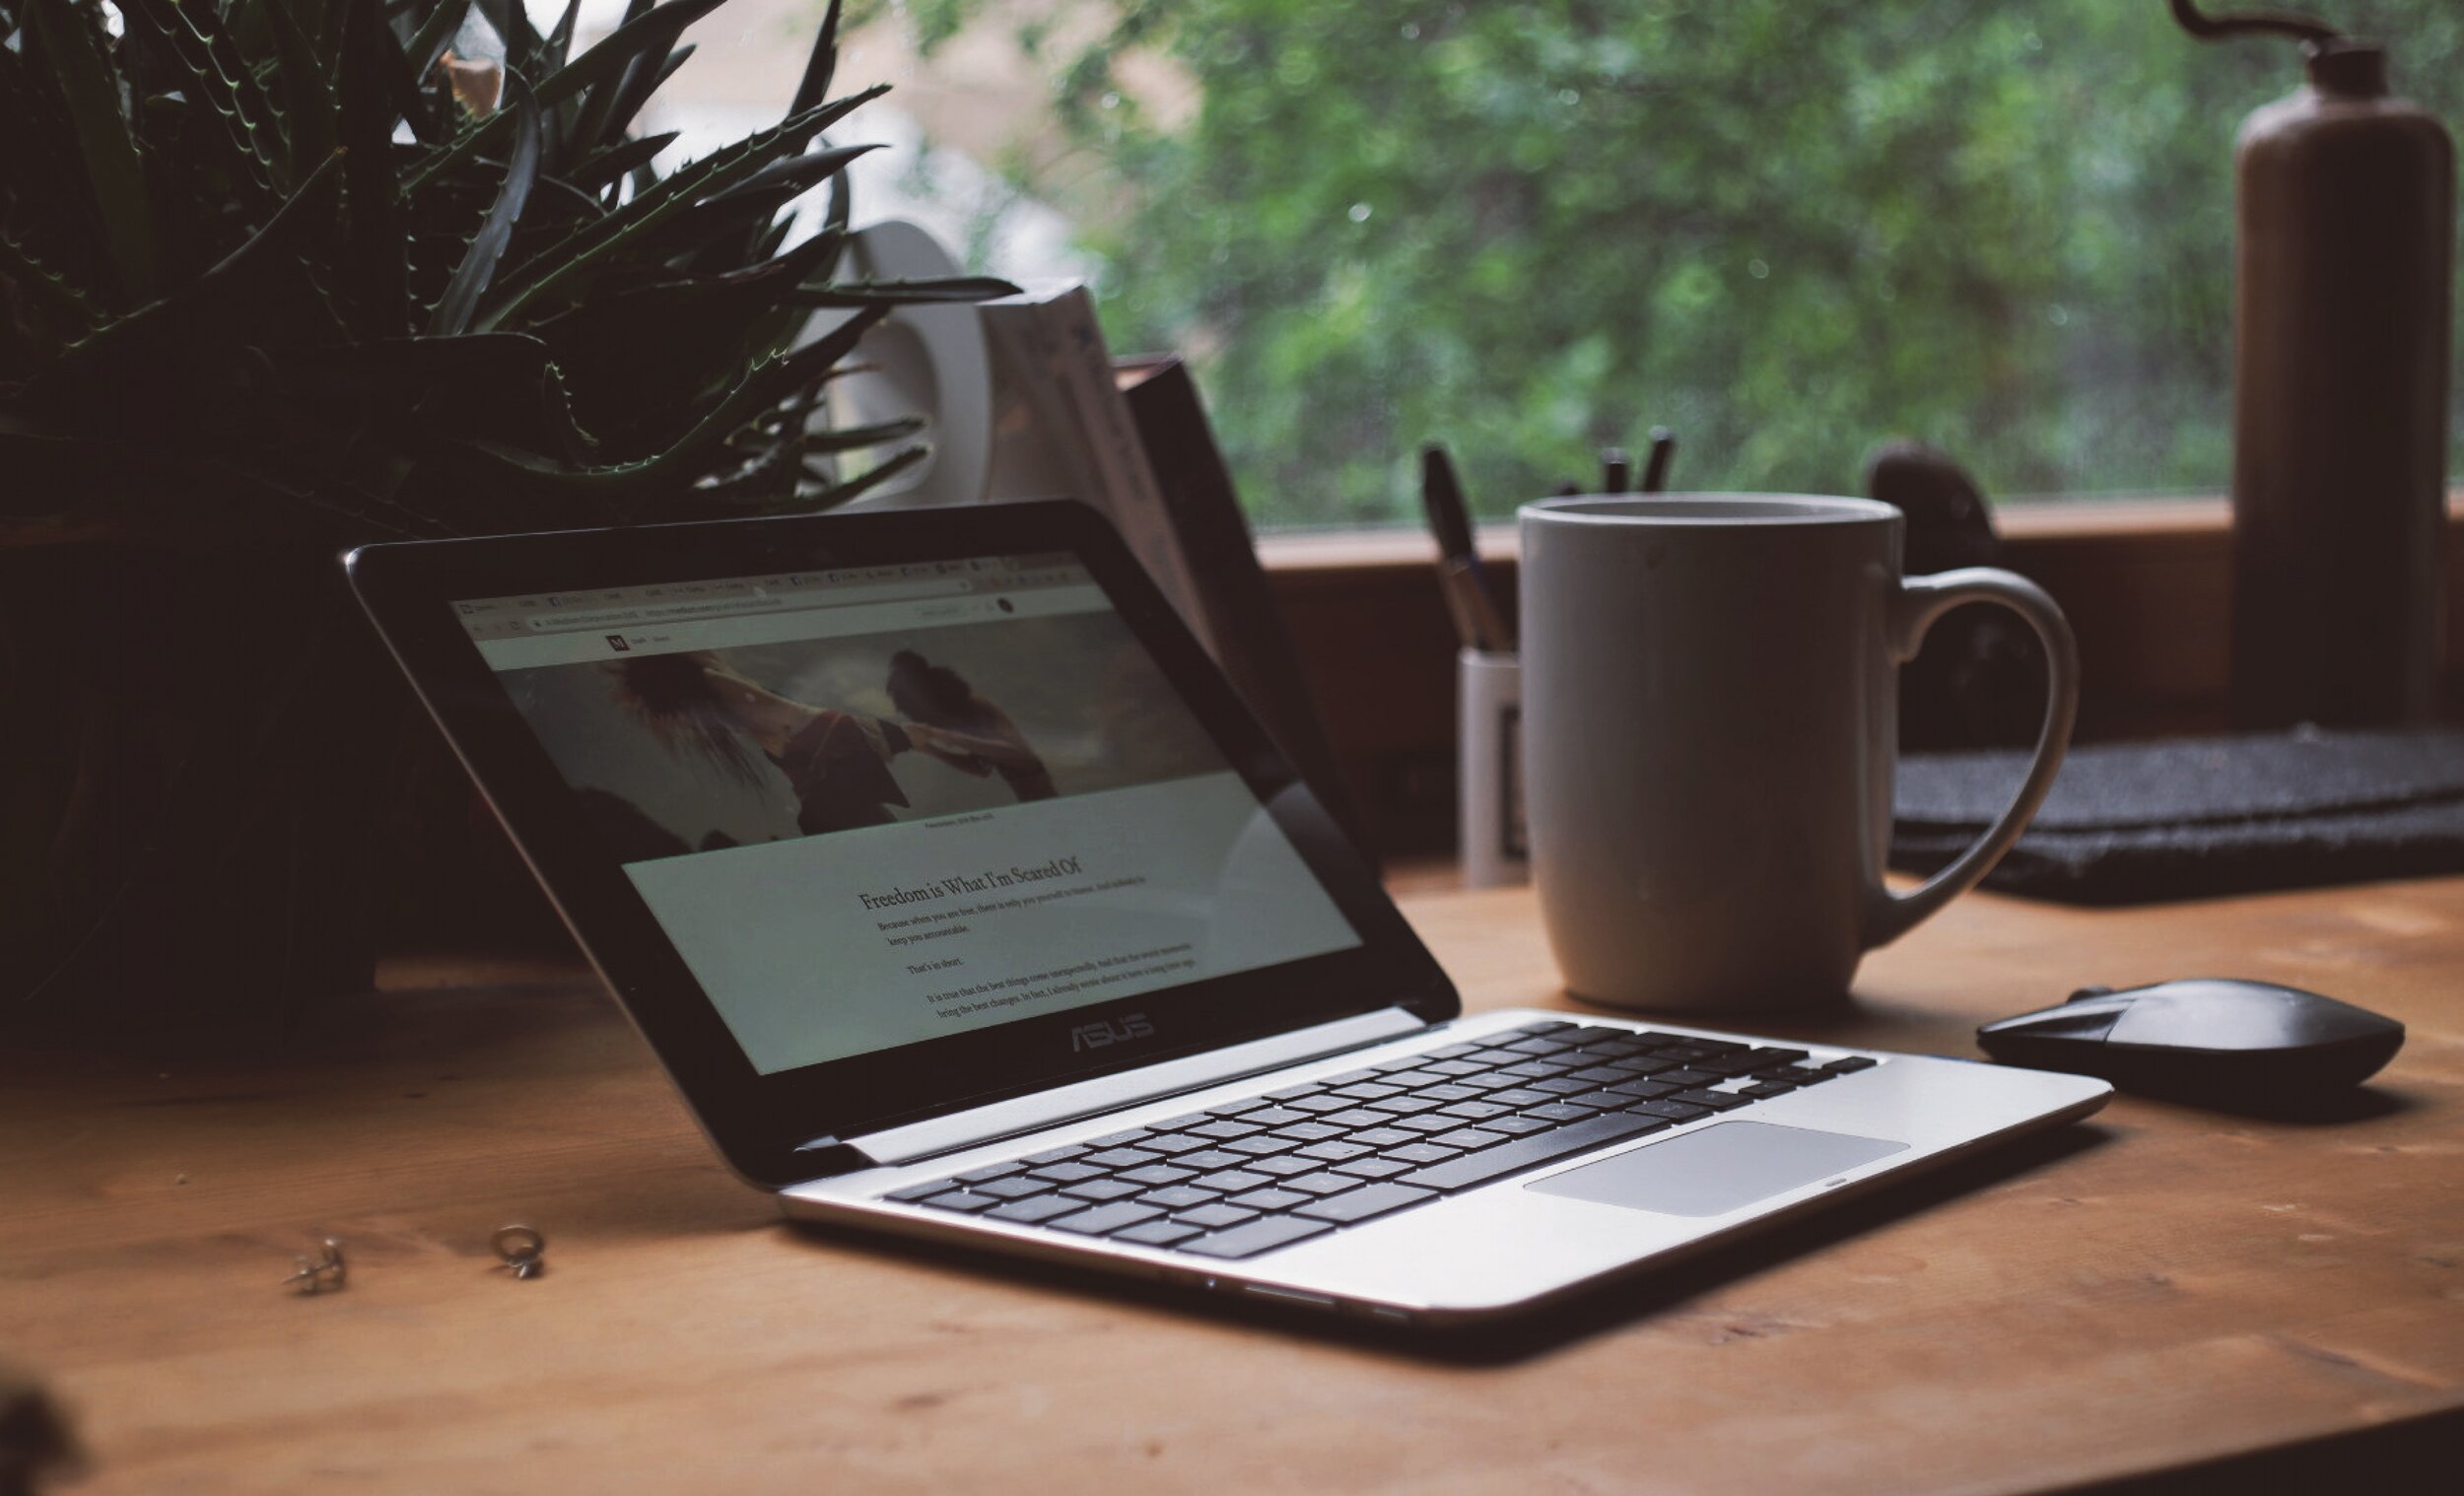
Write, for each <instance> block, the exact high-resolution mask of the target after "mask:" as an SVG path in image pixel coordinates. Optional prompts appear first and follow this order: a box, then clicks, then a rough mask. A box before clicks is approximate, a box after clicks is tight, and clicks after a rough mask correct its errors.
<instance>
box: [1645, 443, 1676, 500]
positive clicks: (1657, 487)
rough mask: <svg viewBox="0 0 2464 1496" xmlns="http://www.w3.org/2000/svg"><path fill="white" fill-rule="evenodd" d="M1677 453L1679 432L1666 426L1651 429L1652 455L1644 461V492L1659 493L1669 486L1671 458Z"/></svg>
mask: <svg viewBox="0 0 2464 1496" xmlns="http://www.w3.org/2000/svg"><path fill="white" fill-rule="evenodd" d="M1676 454H1677V433H1675V432H1673V431H1671V430H1669V429H1668V428H1667V427H1665V426H1655V427H1653V428H1652V429H1651V455H1650V456H1649V457H1647V458H1645V459H1644V461H1643V492H1644V493H1646V494H1656V493H1659V492H1660V491H1661V490H1662V489H1663V488H1665V487H1667V486H1668V482H1669V459H1670V458H1671V457H1673V456H1675V455H1676Z"/></svg>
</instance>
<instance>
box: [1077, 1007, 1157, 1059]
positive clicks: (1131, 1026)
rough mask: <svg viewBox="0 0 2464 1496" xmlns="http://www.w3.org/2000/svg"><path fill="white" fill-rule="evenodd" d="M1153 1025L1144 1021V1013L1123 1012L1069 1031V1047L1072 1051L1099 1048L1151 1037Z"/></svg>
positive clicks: (1152, 1036)
mask: <svg viewBox="0 0 2464 1496" xmlns="http://www.w3.org/2000/svg"><path fill="white" fill-rule="evenodd" d="M1154 1037H1155V1026H1154V1025H1153V1024H1151V1023H1149V1022H1147V1021H1146V1015H1145V1014H1144V1013H1124V1014H1122V1015H1121V1016H1120V1017H1119V1018H1115V1019H1110V1020H1107V1021H1104V1022H1100V1023H1082V1024H1079V1025H1078V1026H1077V1027H1076V1028H1074V1029H1071V1030H1070V1031H1069V1048H1070V1049H1071V1050H1073V1051H1085V1050H1100V1049H1102V1048H1104V1047H1105V1046H1106V1045H1113V1044H1128V1043H1129V1041H1130V1040H1132V1039H1152V1038H1154Z"/></svg>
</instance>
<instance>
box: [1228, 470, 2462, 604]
mask: <svg viewBox="0 0 2464 1496" xmlns="http://www.w3.org/2000/svg"><path fill="white" fill-rule="evenodd" d="M1993 514H1994V528H1995V529H1996V530H1997V531H1998V532H2000V534H2001V536H2002V538H2003V539H2004V540H2005V541H2008V542H2010V543H2011V544H2013V545H2015V546H2019V547H2022V548H2024V547H2025V546H2027V545H2028V544H2029V543H2031V542H2035V541H2080V540H2122V539H2138V538H2143V537H2146V538H2157V537H2183V538H2189V537H2213V536H2222V535H2226V534H2229V533H2230V532H2231V530H2232V512H2231V509H2230V507H2229V506H2228V505H2227V503H2226V502H2225V500H2224V496H2222V495H2162V496H2149V497H2144V498H2143V497H2136V496H2128V497H2115V498H2097V499H2045V500H2034V501H2026V500H2022V501H2020V502H2018V503H2013V504H2004V505H1999V506H1997V507H1996V508H1995V509H1994V511H1993ZM2447 522H2448V523H2449V524H2464V488H2459V489H2457V490H2455V491H2454V492H2453V493H2451V494H2449V495H2448V496H2447ZM1478 539H1479V546H1480V554H1481V556H1483V557H1485V558H1493V559H1496V560H1501V561H1510V560H1512V559H1513V558H1514V556H1515V553H1516V551H1517V549H1518V547H1517V545H1516V542H1515V528H1514V521H1512V520H1510V519H1500V520H1490V521H1486V522H1484V523H1482V524H1481V525H1480V527H1479V530H1478ZM1258 556H1259V559H1260V560H1261V561H1263V562H1264V563H1265V564H1266V570H1267V571H1269V572H1273V573H1276V574H1277V575H1278V576H1279V577H1280V576H1288V577H1290V578H1292V580H1293V581H1294V582H1296V583H1299V584H1302V585H1306V584H1307V582H1306V580H1305V579H1304V578H1307V577H1308V576H1309V575H1310V574H1313V573H1325V572H1337V573H1339V572H1358V571H1363V570H1372V569H1377V568H1383V567H1404V566H1413V567H1425V566H1428V565H1429V564H1430V563H1431V561H1432V560H1433V559H1434V558H1435V556H1436V548H1435V543H1434V542H1433V541H1431V540H1430V538H1429V534H1428V531H1426V530H1425V529H1422V528H1421V527H1420V526H1418V525H1415V524H1395V525H1387V526H1380V527H1377V528H1361V529H1350V530H1287V531H1284V532H1282V533H1279V534H1266V535H1262V536H1260V537H1259V539H1258Z"/></svg>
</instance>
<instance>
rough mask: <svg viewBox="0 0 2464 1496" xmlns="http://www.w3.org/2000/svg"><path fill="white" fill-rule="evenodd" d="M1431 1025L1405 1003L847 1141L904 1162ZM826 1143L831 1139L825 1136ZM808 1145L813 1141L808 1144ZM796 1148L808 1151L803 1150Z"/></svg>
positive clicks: (885, 1160)
mask: <svg viewBox="0 0 2464 1496" xmlns="http://www.w3.org/2000/svg"><path fill="white" fill-rule="evenodd" d="M1427 1027H1428V1020H1426V1019H1424V1018H1422V1017H1420V1016H1419V1015H1418V1014H1417V1013H1414V1012H1412V1011H1410V1010H1409V1009H1407V1008H1382V1009H1380V1010H1379V1011H1377V1012H1374V1013H1362V1014H1360V1015H1358V1016H1357V1017H1353V1018H1341V1019H1337V1020H1335V1022H1333V1023H1321V1024H1317V1025H1314V1026H1312V1027H1310V1028H1306V1029H1295V1030H1293V1031H1292V1032H1291V1033H1288V1034H1277V1035H1275V1036H1274V1037H1273V1038H1271V1039H1253V1040H1251V1041H1250V1042H1248V1043H1247V1044H1236V1045H1231V1046H1228V1047H1226V1048H1224V1049H1220V1050H1209V1051H1207V1052H1206V1053H1205V1054H1186V1055H1183V1056H1182V1057H1181V1058H1179V1059H1167V1060H1163V1061H1161V1062H1159V1063H1156V1064H1151V1065H1140V1066H1139V1067H1138V1068H1136V1069H1134V1070H1123V1071H1120V1072H1118V1073H1116V1074H1112V1075H1105V1076H1101V1077H1099V1078H1097V1079H1094V1080H1081V1081H1075V1082H1072V1083H1071V1084H1068V1085H1065V1086H1055V1087H1053V1088H1052V1089H1050V1090H1047V1091H1038V1092H1037V1093H1035V1094H1034V1095H1032V1096H1018V1097H1012V1098H1011V1099H1009V1100H1007V1101H996V1102H992V1103H990V1104H988V1105H985V1106H981V1107H971V1108H969V1109H968V1110H966V1111H964V1112H952V1113H950V1114H948V1115H947V1116H945V1117H935V1118H932V1119H930V1120H929V1121H926V1122H909V1123H907V1124H906V1125H905V1126H900V1127H885V1128H883V1129H882V1130H881V1131H878V1132H868V1133H865V1134H863V1135H862V1136H860V1137H851V1138H848V1139H846V1145H847V1146H849V1147H852V1148H855V1149H857V1150H858V1151H860V1152H861V1153H862V1154H863V1155H864V1156H865V1157H867V1158H869V1159H871V1160H872V1161H873V1162H874V1163H876V1164H884V1165H886V1164H906V1163H913V1162H914V1161H916V1160H917V1159H920V1158H930V1157H932V1156H933V1155H935V1154H941V1153H955V1152H957V1151H958V1150H959V1149H961V1148H973V1147H976V1146H979V1145H981V1144H984V1143H989V1142H995V1141H998V1140H999V1139H1001V1138H1004V1137H1018V1136H1022V1135H1024V1134H1026V1133H1029V1132H1040V1131H1042V1130H1043V1129H1044V1128H1046V1127H1057V1126H1059V1125H1061V1123H1062V1122H1075V1121H1077V1120H1078V1119H1080V1118H1085V1117H1099V1116H1102V1115H1103V1114H1104V1113H1107V1112H1117V1111H1119V1110H1121V1109H1122V1108H1124V1107H1131V1106H1135V1105H1137V1104H1138V1103H1140V1102H1146V1101H1156V1100H1159V1099H1161V1098H1163V1097H1167V1096H1177V1095H1180V1094H1182V1093H1183V1092H1187V1091H1195V1090H1198V1089H1199V1088H1201V1087H1204V1086H1211V1085H1219V1084H1221V1083H1222V1082H1224V1081H1227V1080H1238V1079H1239V1078H1241V1077H1242V1076H1244V1075H1256V1074H1258V1073H1260V1072H1262V1071H1266V1070H1274V1069H1280V1068H1282V1067H1283V1066H1286V1065H1294V1064H1299V1063H1301V1062H1302V1061H1304V1060H1309V1059H1317V1058H1321V1057H1325V1056H1328V1055H1332V1054H1339V1053H1341V1052H1342V1051H1345V1050H1355V1049H1358V1048H1360V1047H1361V1046H1363V1045H1369V1044H1376V1043H1378V1042H1379V1041H1381V1040H1387V1039H1397V1038H1401V1037H1402V1036H1403V1035H1405V1034H1415V1033H1418V1032H1419V1031H1420V1030H1422V1029H1425V1028H1427ZM825 1141H826V1140H825ZM807 1146H811V1145H807ZM796 1151H798V1152H803V1151H804V1149H802V1148H799V1149H797V1150H796Z"/></svg>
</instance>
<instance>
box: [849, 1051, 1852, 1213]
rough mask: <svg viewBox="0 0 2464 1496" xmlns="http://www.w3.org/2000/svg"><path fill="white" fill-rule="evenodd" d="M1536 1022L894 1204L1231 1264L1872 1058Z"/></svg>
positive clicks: (1055, 1153)
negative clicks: (1816, 1060)
mask: <svg viewBox="0 0 2464 1496" xmlns="http://www.w3.org/2000/svg"><path fill="white" fill-rule="evenodd" d="M1807 1057H1808V1056H1807V1054H1806V1052H1805V1051H1803V1050H1789V1049H1779V1048H1775V1047H1756V1046H1753V1045H1746V1044H1738V1043H1735V1042H1732V1041H1728V1040H1717V1039H1697V1038H1692V1037H1690V1036H1686V1035H1680V1034H1661V1033H1639V1034H1638V1033H1635V1032H1632V1031H1631V1030H1627V1029H1611V1028H1604V1027H1599V1026H1595V1025H1585V1024H1576V1023H1558V1022H1544V1023H1531V1024H1526V1025H1524V1026H1523V1027H1521V1028H1516V1029H1504V1030H1500V1031H1499V1032H1497V1033H1495V1034H1492V1035H1488V1036H1486V1037H1484V1038H1481V1039H1478V1040H1473V1041H1470V1042H1466V1043H1462V1044H1453V1045H1446V1046H1444V1047H1441V1048H1439V1049H1434V1050H1429V1051H1425V1052H1423V1053H1421V1054H1415V1055H1412V1056H1410V1057H1408V1058H1404V1059H1390V1060H1387V1061H1385V1062H1384V1063H1381V1064H1375V1065H1370V1066H1368V1067H1367V1068H1365V1069H1358V1070H1347V1071H1345V1072H1343V1073H1342V1074H1339V1075H1330V1076H1327V1077H1326V1078H1324V1079H1322V1080H1316V1081H1312V1082H1309V1083H1308V1084H1306V1085H1297V1086H1287V1087H1282V1088H1279V1089H1277V1090H1272V1091H1267V1092H1265V1093H1264V1094H1262V1095H1258V1096H1251V1097H1244V1098H1242V1099H1241V1100H1239V1101H1231V1102H1225V1103H1224V1104H1223V1105H1221V1106H1216V1107H1209V1108H1207V1109H1206V1110H1205V1111H1203V1112H1193V1113H1191V1114H1189V1115H1187V1116H1184V1117H1175V1118H1170V1119H1167V1120H1165V1121H1163V1122H1156V1123H1154V1124H1153V1125H1151V1126H1145V1127H1132V1128H1130V1129H1129V1130H1127V1131H1122V1132H1113V1133H1108V1134H1106V1135H1105V1136H1102V1137H1098V1138H1093V1139H1090V1140H1089V1141H1087V1142H1085V1143H1080V1144H1076V1145H1074V1146H1070V1147H1065V1148H1051V1149H1047V1150H1045V1151H1043V1152H1039V1153H1030V1154H1028V1155H1026V1156H1025V1157H1022V1158H1016V1159H1010V1160H1006V1161H1004V1162H1001V1163H996V1164H988V1165H986V1166H984V1167H983V1168H980V1169H970V1170H968V1171H966V1172H965V1173H963V1174H957V1175H952V1176H950V1177H949V1178H947V1179H939V1180H933V1181H931V1182H929V1183H926V1184H922V1185H916V1186H913V1187H910V1188H908V1189H905V1190H897V1191H895V1192H892V1193H890V1194H887V1195H884V1196H882V1197H883V1198H885V1199H892V1200H899V1201H902V1202H905V1203H909V1204H915V1205H921V1206H924V1207H925V1208H927V1209H932V1210H944V1211H949V1212H951V1213H953V1214H957V1215H973V1216H980V1217H983V1218H985V1219H987V1220H997V1221H1008V1222H1012V1223H1015V1224H1020V1225H1030V1226H1038V1227H1042V1228H1044V1229H1047V1230H1052V1231H1059V1232H1065V1233H1068V1234H1071V1235H1074V1236H1079V1237H1097V1238H1102V1239H1105V1240H1108V1241H1115V1242H1127V1243H1129V1244H1131V1245H1134V1246H1139V1247H1163V1248H1170V1249H1171V1250H1173V1251H1175V1252H1186V1253H1194V1254H1196V1255H1198V1256H1199V1257H1210V1258H1226V1259H1235V1258H1251V1257H1256V1256H1258V1255H1260V1254H1261V1253H1266V1252H1271V1251H1273V1250H1274V1249H1276V1248H1278V1247H1288V1246H1290V1245H1292V1244H1293V1243H1296V1242H1303V1241H1307V1240H1308V1239H1310V1238H1311V1237H1315V1236H1320V1235H1323V1234H1325V1233H1326V1232H1330V1231H1335V1230H1339V1229H1341V1228H1343V1227H1345V1226H1353V1225H1358V1224H1360V1223H1362V1222H1365V1221H1372V1220H1381V1219H1384V1218H1385V1217H1387V1216H1390V1215H1393V1214H1395V1213H1396V1212H1397V1211H1402V1210H1408V1209H1410V1208H1411V1207H1413V1206H1414V1205H1424V1204H1427V1203H1428V1202H1429V1201H1431V1200H1435V1199H1441V1198H1443V1197H1445V1196H1446V1195H1448V1194H1453V1193H1457V1192H1459V1191H1462V1190H1471V1189H1474V1188H1476V1187H1478V1186H1481V1185H1487V1184H1493V1183H1495V1182H1496V1181H1498V1180H1501V1179H1505V1178H1508V1177H1509V1176H1512V1175H1516V1174H1522V1173H1525V1172H1527V1171H1529V1170H1533V1169H1538V1168H1540V1166H1541V1165H1543V1164H1551V1163H1555V1162H1557V1161H1559V1160H1561V1159H1565V1158H1568V1157H1570V1156H1572V1155H1574V1154H1578V1153H1584V1152H1588V1151H1590V1150H1592V1149H1594V1148H1600V1147H1605V1146H1607V1145H1608V1144H1610V1143H1618V1142H1623V1141H1625V1140H1627V1139H1629V1138H1636V1137H1641V1136H1644V1135H1645V1134H1647V1133H1652V1132H1658V1131H1661V1130H1663V1129H1664V1128H1668V1127H1673V1126H1676V1125H1677V1124H1678V1123H1679V1122H1693V1121H1695V1120H1696V1119H1698V1118H1703V1117H1709V1116H1711V1115H1712V1114H1714V1113H1718V1112H1734V1111H1737V1110H1739V1109H1740V1108H1744V1107H1749V1106H1751V1105H1753V1104H1754V1103H1755V1102H1757V1101H1763V1100H1767V1099H1769V1098H1771V1097H1774V1096H1785V1095H1788V1094H1789V1093H1790V1092H1793V1091H1796V1090H1798V1089H1800V1088H1802V1087H1805V1086H1811V1085H1818V1084H1820V1083H1821V1082H1823V1081H1827V1080H1831V1079H1835V1078H1836V1077H1838V1076H1840V1075H1844V1074H1847V1073H1849V1072H1850V1071H1854V1070H1862V1069H1867V1068H1869V1067H1871V1066H1872V1065H1873V1064H1874V1063H1875V1061H1874V1060H1872V1059H1870V1058H1868V1057H1866V1056H1865V1055H1862V1054H1852V1055H1847V1056H1845V1057H1842V1058H1839V1059H1834V1060H1830V1061H1828V1062H1827V1063H1824V1064H1818V1065H1807V1064H1805V1063H1803V1061H1804V1060H1805V1059H1806V1058H1807Z"/></svg>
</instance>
